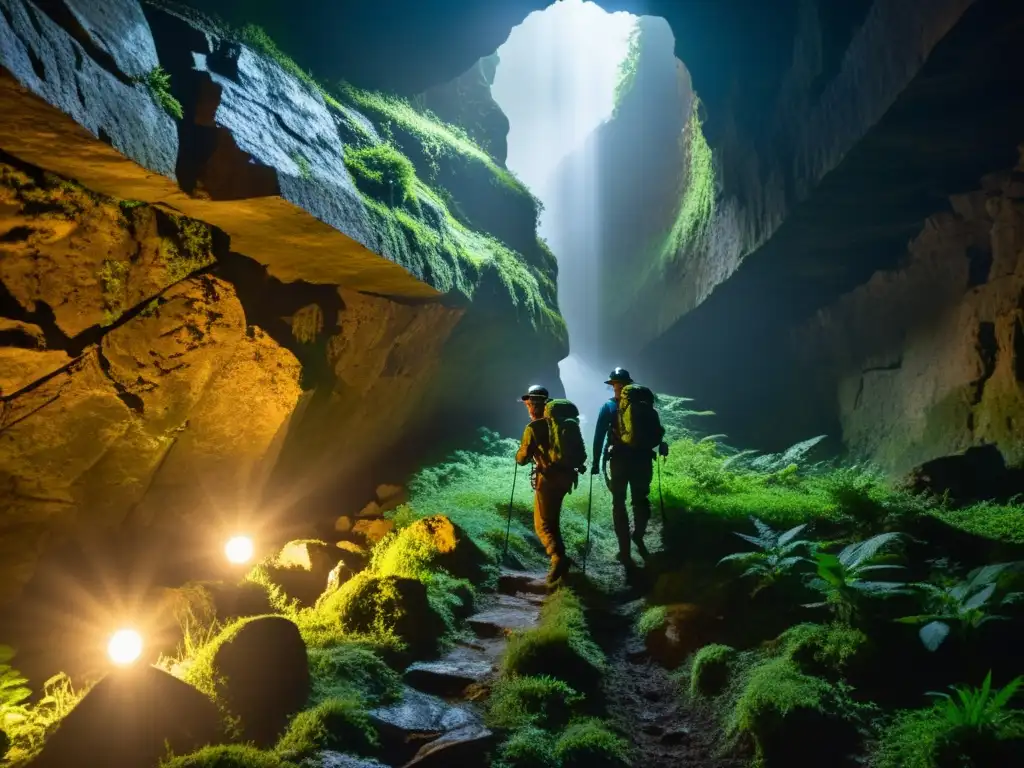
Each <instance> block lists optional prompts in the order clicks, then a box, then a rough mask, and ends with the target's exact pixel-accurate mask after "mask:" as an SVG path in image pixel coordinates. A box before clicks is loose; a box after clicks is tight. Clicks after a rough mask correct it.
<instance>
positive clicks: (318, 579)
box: [246, 539, 342, 610]
mask: <svg viewBox="0 0 1024 768" xmlns="http://www.w3.org/2000/svg"><path fill="white" fill-rule="evenodd" d="M341 560H342V552H341V550H340V549H339V548H338V547H336V546H334V545H332V544H328V543H327V542H326V541H318V540H315V539H300V540H296V541H290V542H288V543H287V544H285V545H284V547H282V548H281V551H280V552H278V553H277V554H276V555H274V556H272V557H269V558H267V559H266V560H264V561H263V562H262V563H260V564H258V565H256V566H255V567H254V568H253V570H252V571H250V573H249V575H248V576H247V577H246V578H247V580H249V581H251V582H255V583H257V584H261V585H263V586H264V587H265V588H266V589H267V590H268V592H269V594H270V596H271V600H272V602H273V603H274V607H275V608H277V609H278V610H282V609H283V608H285V607H286V605H287V604H289V603H290V602H291V601H294V602H295V603H297V604H298V605H300V606H311V605H313V604H314V603H316V601H317V598H319V597H320V595H322V594H323V593H324V591H325V590H326V589H327V586H328V585H327V580H328V577H329V576H330V574H331V571H332V570H333V569H334V568H335V566H337V565H338V563H339V562H341Z"/></svg>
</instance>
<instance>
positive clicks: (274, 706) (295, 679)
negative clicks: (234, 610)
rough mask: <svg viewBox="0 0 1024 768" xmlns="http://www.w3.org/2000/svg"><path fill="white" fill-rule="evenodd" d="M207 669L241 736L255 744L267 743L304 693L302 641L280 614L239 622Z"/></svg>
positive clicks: (306, 671) (300, 702) (307, 690)
mask: <svg viewBox="0 0 1024 768" xmlns="http://www.w3.org/2000/svg"><path fill="white" fill-rule="evenodd" d="M213 674H214V675H215V676H216V678H218V696H220V697H221V698H222V699H223V701H224V704H225V705H226V706H227V708H228V710H229V711H230V712H231V713H232V714H234V715H236V716H238V717H239V718H240V719H241V725H242V731H243V736H244V738H245V739H246V740H251V741H253V742H255V743H256V744H259V745H269V744H273V743H274V742H275V741H276V740H277V738H278V736H280V734H281V732H282V731H283V730H284V728H285V726H286V725H287V723H288V719H289V717H290V716H291V715H293V714H295V713H296V712H298V711H299V710H300V709H302V707H303V705H304V704H305V703H306V700H307V699H308V698H309V693H310V676H309V660H308V658H307V656H306V644H305V643H304V642H303V640H302V636H301V635H300V634H299V628H298V627H297V626H296V625H295V624H294V623H293V622H291V621H289V620H288V619H285V618H282V617H280V616H261V617H259V618H255V619H251V620H249V621H247V622H245V623H244V624H242V626H241V627H240V628H239V629H238V630H237V631H236V632H235V633H234V634H233V635H231V636H230V637H229V638H228V639H226V640H225V641H224V642H223V643H222V645H221V646H220V647H219V648H218V649H217V651H216V653H215V655H214V658H213Z"/></svg>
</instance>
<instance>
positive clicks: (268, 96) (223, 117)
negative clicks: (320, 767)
mask: <svg viewBox="0 0 1024 768" xmlns="http://www.w3.org/2000/svg"><path fill="white" fill-rule="evenodd" d="M158 66H159V67H162V69H163V71H166V72H167V73H169V74H170V78H171V79H170V88H169V90H168V89H167V87H166V84H165V85H164V86H160V85H159V82H157V81H158V80H159V78H154V73H158V72H159V70H158V69H157V67H158ZM154 83H156V84H155V85H154ZM175 101H176V102H178V103H180V105H181V117H180V118H179V117H178V116H177V115H176V114H175V112H176V110H175V109H174V107H173V103H174V102H175ZM0 113H2V114H3V119H2V120H0V510H2V512H0V563H2V565H3V573H2V578H0V608H2V607H3V606H4V605H6V604H8V603H10V602H11V601H12V600H13V599H14V598H15V597H16V596H17V595H18V593H19V591H20V590H21V589H22V588H23V587H24V586H25V585H26V583H27V582H29V581H30V580H31V579H32V577H33V574H41V573H43V572H44V570H46V569H44V568H41V567H39V566H40V564H41V563H40V558H46V559H47V562H49V561H53V562H60V561H63V562H64V564H65V565H67V566H68V568H71V567H72V566H71V560H69V559H65V552H66V551H70V550H68V549H67V547H72V545H73V544H74V545H76V546H79V548H81V544H82V542H83V541H85V540H87V539H88V540H89V541H91V542H92V543H97V542H98V543H99V545H100V546H102V547H104V548H105V549H104V551H105V552H106V553H107V554H109V553H110V551H111V550H118V549H120V550H125V549H129V548H130V547H125V546H123V545H122V544H119V543H118V542H123V541H125V540H130V541H133V542H136V543H139V542H143V541H147V542H148V543H149V545H148V546H149V548H148V549H147V548H145V547H144V546H143V545H142V544H139V545H138V546H139V548H138V551H136V552H133V553H125V552H123V551H122V552H117V553H116V554H124V555H125V556H128V555H134V556H135V557H137V558H145V557H148V556H150V555H153V556H154V557H155V556H158V555H162V554H166V553H167V552H171V551H176V552H178V553H179V554H180V553H189V552H190V553H193V555H195V553H203V552H207V551H209V549H210V547H211V546H214V545H215V544H216V542H218V541H220V540H221V537H222V535H223V534H224V532H225V531H226V530H227V528H228V527H232V526H237V525H239V524H241V525H244V526H246V527H248V528H253V529H255V528H259V529H260V530H262V531H264V532H265V535H266V536H267V537H270V538H272V537H274V536H276V535H278V534H279V532H280V531H283V530H284V529H285V528H287V527H288V526H289V525H294V526H306V527H307V529H308V525H309V524H310V523H315V522H316V521H318V520H327V521H333V519H334V518H335V517H337V515H338V514H341V513H344V512H347V511H354V510H356V509H358V508H359V507H360V506H362V505H363V504H364V503H365V501H366V499H367V498H369V497H370V496H371V495H372V490H373V487H374V486H375V485H376V484H377V483H378V482H380V481H383V480H387V481H401V480H402V476H401V475H402V473H403V472H404V471H407V470H408V469H411V468H413V467H415V465H416V463H417V461H419V460H421V459H422V458H423V456H424V455H425V454H427V453H429V452H430V451H432V450H435V449H437V448H438V446H439V445H440V444H442V443H443V441H445V440H455V439H458V437H459V436H460V435H461V434H463V433H464V431H465V430H469V429H475V428H476V427H478V426H482V425H492V426H496V427H499V428H501V427H505V428H508V427H510V426H512V425H515V424H517V423H518V422H519V421H521V413H520V410H521V409H520V408H519V407H518V403H517V402H516V395H517V394H518V393H519V391H520V388H521V387H522V386H524V385H525V384H528V383H530V382H531V381H533V380H547V381H549V382H557V362H558V360H559V359H560V358H561V357H563V356H564V355H565V353H566V340H565V337H564V326H562V325H561V323H560V318H559V317H558V314H557V305H556V303H555V300H554V281H555V266H554V264H553V261H552V260H551V259H550V258H549V257H550V254H548V253H547V252H545V251H544V249H543V248H542V247H540V246H539V245H538V244H537V241H536V234H535V231H534V230H533V229H530V227H532V226H535V222H536V210H535V207H534V205H535V204H534V201H532V199H527V198H523V197H522V196H521V195H518V194H517V193H518V191H517V190H516V189H513V188H512V187H514V184H512V185H510V184H508V183H506V184H504V186H503V185H501V184H492V185H490V188H492V189H494V190H495V191H494V193H493V194H494V195H496V197H495V198H494V204H493V206H492V207H493V208H495V209H499V208H500V206H501V205H503V204H504V202H505V201H506V200H508V199H509V196H510V194H511V195H512V197H514V198H515V200H516V205H517V206H518V207H517V208H516V210H515V211H514V213H513V215H512V216H511V217H510V218H509V219H508V220H501V217H500V216H498V215H497V212H496V211H495V212H493V213H492V214H491V221H490V223H488V222H485V223H484V224H480V223H475V222H473V221H469V220H468V219H462V220H460V219H459V218H458V216H459V214H460V211H459V203H460V201H459V196H460V191H461V189H464V190H472V192H471V194H472V195H474V196H475V197H476V199H474V200H472V201H465V206H464V207H466V208H467V209H469V210H470V211H471V215H472V213H473V211H472V208H473V205H474V204H475V205H477V206H484V207H486V206H487V201H486V200H484V199H481V190H482V189H483V190H486V189H487V188H488V187H487V185H486V184H484V183H483V182H481V181H480V179H479V178H472V177H471V178H470V179H469V182H468V183H466V184H465V186H464V187H463V188H461V189H454V190H447V193H448V194H447V195H442V194H438V193H435V192H434V191H433V190H430V189H429V188H428V187H427V186H426V185H425V184H424V183H423V182H421V181H419V180H417V181H416V187H415V189H416V192H417V194H418V195H420V199H419V200H418V201H417V203H416V204H414V205H411V206H410V207H409V209H408V210H404V211H397V210H393V209H392V208H389V207H388V206H387V205H386V204H382V203H381V201H379V200H374V199H372V198H370V197H368V196H367V194H366V193H365V190H364V189H361V188H359V187H357V184H356V182H355V181H354V179H353V176H352V175H351V174H350V170H349V167H348V166H347V165H346V155H347V153H349V152H350V151H351V150H352V149H353V148H354V147H358V148H360V149H366V148H373V147H378V146H382V145H384V144H385V142H384V140H383V138H382V134H384V133H386V131H384V130H383V129H382V125H381V124H382V123H383V122H384V118H382V117H381V116H380V115H371V116H369V117H368V116H366V115H365V114H363V113H361V112H360V111H359V110H358V109H356V108H355V107H354V106H353V105H352V104H351V103H342V101H341V100H338V99H335V98H332V97H328V96H326V95H325V94H324V93H322V92H321V91H320V90H319V89H317V88H316V87H314V86H313V85H312V84H311V83H310V82H308V81H307V80H305V79H303V78H300V77H296V76H295V75H293V74H291V73H289V72H288V71H286V69H285V68H284V67H283V66H282V64H281V63H280V62H278V61H275V60H274V59H273V58H271V57H267V56H266V55H263V54H261V53H258V52H257V51H254V50H252V49H251V48H249V47H247V46H245V45H242V44H240V43H239V42H237V41H233V40H228V39H223V38H220V37H218V36H217V35H216V34H214V33H212V32H211V31H209V30H206V29H204V28H201V27H199V26H196V25H195V24H193V23H191V22H188V21H186V20H184V19H181V18H178V17H176V16H173V15H171V14H168V13H166V12H164V11H161V10H159V9H156V8H154V7H151V6H149V5H146V6H142V5H140V4H139V3H137V2H135V0H107V1H106V2H103V3H98V2H90V1H89V0H56V1H55V2H47V3H38V4H37V3H35V2H32V1H31V0H0ZM414 139H415V136H414V135H413V134H402V135H400V136H399V138H398V141H399V147H400V149H402V150H404V151H406V152H408V153H409V154H413V153H412V152H411V149H412V145H413V143H414ZM349 159H351V158H349ZM415 159H417V160H418V159H419V158H418V157H417V158H415ZM446 162H447V160H446V159H445V158H441V159H440V161H439V164H440V166H441V173H440V174H438V175H439V177H440V178H444V176H445V173H446V171H445V167H444V166H445V164H446ZM460 162H463V163H464V164H465V163H466V162H467V161H465V159H462V160H460ZM474 162H475V165H474V168H476V169H477V171H479V170H480V169H481V168H483V169H484V170H485V171H487V172H491V171H500V170H501V169H500V164H498V163H494V162H492V161H490V160H487V159H486V157H484V156H482V157H478V158H477V159H476V160H475V161H474ZM488 169H490V170H488ZM416 170H417V171H419V172H420V173H423V169H422V168H420V167H417V168H416ZM448 175H451V173H450V172H448ZM463 181H465V179H463ZM510 190H511V191H510ZM464 194H470V192H468V191H466V192H464ZM503 195H504V197H503ZM442 199H443V200H444V201H445V202H441V201H442ZM446 203H447V204H450V205H452V206H453V208H455V210H454V211H453V212H451V213H449V212H448V211H447V210H446V209H445V204H446ZM476 218H477V219H480V218H481V217H480V216H479V215H477V216H476ZM494 220H497V221H498V224H497V225H495V226H490V224H493V223H494ZM509 221H515V222H518V223H519V225H520V226H522V227H523V231H521V232H520V231H518V230H516V231H515V232H510V231H508V229H507V228H508V227H509ZM395 222H399V223H400V224H401V226H400V227H399V226H397V225H395ZM499 225H500V226H499ZM488 227H489V229H488ZM501 227H505V228H506V230H505V231H498V230H500V229H501ZM481 230H482V231H481ZM499 238H500V239H499ZM453 240H457V241H458V243H459V245H460V249H461V250H459V249H451V248H446V247H444V246H445V244H447V243H450V242H452V241H453ZM510 242H512V243H514V244H513V245H505V244H506V243H510ZM438 244H441V245H440V246H439V245H438ZM478 246H479V250H477V247H478ZM524 252H525V253H526V254H527V255H526V256H520V253H524ZM424 436H429V439H423V438H424ZM126 532H127V533H126ZM122 534H124V536H128V537H129V538H128V539H125V538H124V536H122ZM280 535H282V536H283V535H285V534H284V533H280ZM154 544H159V546H155V547H154ZM65 545H66V546H65ZM133 546H134V545H133ZM72 548H73V547H72ZM161 550H162V551H161ZM93 554H95V553H93ZM193 559H196V558H195V557H194V558H193ZM199 559H201V558H199ZM154 567H155V568H156V571H159V567H158V566H154ZM158 578H159V577H158Z"/></svg>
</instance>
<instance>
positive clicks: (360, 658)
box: [309, 640, 402, 707]
mask: <svg viewBox="0 0 1024 768" xmlns="http://www.w3.org/2000/svg"><path fill="white" fill-rule="evenodd" d="M309 673H310V677H311V678H312V688H313V691H312V694H311V696H310V700H311V703H313V704H320V703H322V702H324V701H328V700H332V699H349V698H352V697H357V698H359V699H360V700H361V701H362V702H363V703H364V704H365V705H366V706H369V707H374V706H379V705H381V704H385V703H388V702H391V701H394V700H396V699H397V698H398V697H399V695H400V694H401V692H402V680H401V677H399V675H398V673H397V672H395V671H394V670H393V669H391V667H389V666H388V665H387V664H385V663H384V661H383V660H382V659H381V657H380V655H379V654H378V653H375V652H374V651H373V650H371V649H370V648H369V647H367V645H366V644H364V643H362V642H359V641H358V640H356V641H353V640H349V641H347V642H342V643H339V644H338V645H335V646H331V647H329V648H310V649H309Z"/></svg>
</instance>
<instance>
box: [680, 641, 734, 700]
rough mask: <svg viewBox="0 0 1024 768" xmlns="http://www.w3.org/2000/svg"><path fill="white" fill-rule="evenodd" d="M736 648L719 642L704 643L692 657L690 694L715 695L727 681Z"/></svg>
mask: <svg viewBox="0 0 1024 768" xmlns="http://www.w3.org/2000/svg"><path fill="white" fill-rule="evenodd" d="M735 657H736V649H735V648H732V647H730V646H728V645H721V644H720V643H712V644H711V645H705V646H704V647H703V648H701V649H700V650H699V651H697V653H696V654H695V655H694V657H693V663H692V665H691V668H690V694H691V695H692V696H706V697H713V696H717V695H718V694H719V693H721V692H722V690H723V689H724V688H725V685H726V683H727V682H728V681H729V665H730V664H731V663H732V661H733V659H734V658H735Z"/></svg>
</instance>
